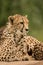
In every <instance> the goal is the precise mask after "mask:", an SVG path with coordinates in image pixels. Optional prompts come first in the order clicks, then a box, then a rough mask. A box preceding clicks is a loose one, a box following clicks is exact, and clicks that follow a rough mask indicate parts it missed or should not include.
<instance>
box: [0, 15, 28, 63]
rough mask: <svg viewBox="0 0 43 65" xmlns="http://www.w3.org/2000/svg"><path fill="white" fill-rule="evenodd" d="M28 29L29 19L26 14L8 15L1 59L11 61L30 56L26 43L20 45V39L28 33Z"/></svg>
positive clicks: (0, 53)
mask: <svg viewBox="0 0 43 65" xmlns="http://www.w3.org/2000/svg"><path fill="white" fill-rule="evenodd" d="M24 22H25V23H24ZM26 23H27V25H26ZM27 30H28V19H27V18H26V17H25V16H21V15H18V14H16V15H14V16H9V17H8V23H7V24H6V27H5V29H4V30H3V34H2V36H1V38H3V39H4V40H3V41H2V40H1V45H0V61H9V62H10V61H15V60H23V59H25V58H26V57H28V54H27V46H26V43H25V44H21V45H18V43H19V42H20V40H21V39H22V38H23V37H24V36H26V35H27ZM26 60H28V59H26Z"/></svg>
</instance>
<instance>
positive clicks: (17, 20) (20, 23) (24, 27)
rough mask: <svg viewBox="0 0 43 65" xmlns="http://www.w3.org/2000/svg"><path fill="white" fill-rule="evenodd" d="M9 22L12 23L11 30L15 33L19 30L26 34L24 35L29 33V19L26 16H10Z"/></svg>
mask: <svg viewBox="0 0 43 65" xmlns="http://www.w3.org/2000/svg"><path fill="white" fill-rule="evenodd" d="M8 21H9V23H10V26H9V27H10V28H11V29H12V30H13V31H14V30H15V31H16V30H19V31H21V32H24V34H25V33H26V32H27V31H28V22H29V21H28V19H27V17H26V16H22V15H19V14H16V15H13V16H9V17H8Z"/></svg>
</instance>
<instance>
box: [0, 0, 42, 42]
mask: <svg viewBox="0 0 43 65" xmlns="http://www.w3.org/2000/svg"><path fill="white" fill-rule="evenodd" d="M13 14H22V15H28V19H29V21H30V24H29V26H30V31H29V35H32V36H34V37H36V38H37V39H39V40H41V41H43V0H0V27H1V26H3V25H5V24H6V22H7V18H8V16H9V15H13Z"/></svg>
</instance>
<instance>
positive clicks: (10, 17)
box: [8, 16, 14, 25]
mask: <svg viewBox="0 0 43 65" xmlns="http://www.w3.org/2000/svg"><path fill="white" fill-rule="evenodd" d="M13 20H14V18H13V16H9V17H8V21H9V22H10V23H11V24H12V25H13Z"/></svg>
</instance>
